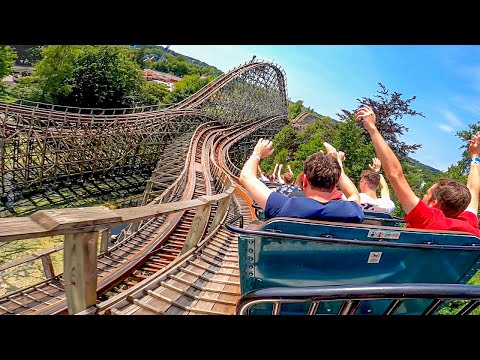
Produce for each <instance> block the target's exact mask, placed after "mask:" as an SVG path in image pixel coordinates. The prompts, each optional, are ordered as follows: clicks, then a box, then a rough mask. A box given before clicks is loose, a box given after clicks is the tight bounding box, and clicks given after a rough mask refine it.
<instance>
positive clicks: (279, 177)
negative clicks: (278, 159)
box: [277, 164, 284, 184]
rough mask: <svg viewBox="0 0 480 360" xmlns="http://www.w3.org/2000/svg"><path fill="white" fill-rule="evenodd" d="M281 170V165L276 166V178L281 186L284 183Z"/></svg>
mask: <svg viewBox="0 0 480 360" xmlns="http://www.w3.org/2000/svg"><path fill="white" fill-rule="evenodd" d="M282 168H283V164H280V165H279V166H278V176H277V179H278V182H279V183H281V184H283V183H284V181H283V177H282Z"/></svg>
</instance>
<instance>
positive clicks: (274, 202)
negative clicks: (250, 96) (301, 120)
mask: <svg viewBox="0 0 480 360" xmlns="http://www.w3.org/2000/svg"><path fill="white" fill-rule="evenodd" d="M323 145H324V146H325V148H326V150H327V153H326V154H324V153H323V152H322V151H319V152H317V153H315V154H313V155H310V156H309V157H308V158H307V159H306V160H305V163H304V166H303V173H304V174H303V191H304V192H305V197H293V198H288V197H286V196H285V195H282V194H279V193H277V192H273V191H272V190H271V189H269V188H268V187H267V186H266V185H265V184H263V183H262V182H261V181H260V180H258V179H257V176H256V171H257V166H258V164H259V162H260V160H261V159H263V158H266V157H267V156H270V155H271V154H272V153H273V151H274V149H273V148H272V142H271V141H269V140H266V139H260V140H259V141H258V143H257V145H256V146H255V149H254V150H253V153H252V155H251V156H250V158H249V159H248V160H247V161H246V162H245V164H244V165H243V168H242V172H241V173H240V183H241V184H242V185H243V186H244V187H245V189H246V190H247V192H248V194H249V195H250V197H251V198H252V199H253V200H254V201H255V202H256V203H257V204H258V205H259V206H260V207H262V208H263V209H265V215H266V216H267V217H268V218H272V217H279V216H285V217H297V218H303V219H314V220H328V221H341V222H356V223H358V222H362V221H363V218H364V214H363V210H362V208H361V206H360V196H359V194H358V190H357V188H356V187H355V185H354V184H353V183H352V181H351V180H350V179H349V178H348V176H347V175H346V174H345V172H344V171H343V167H342V162H341V160H340V159H341V157H342V153H341V152H340V153H337V150H336V149H335V148H334V147H333V146H331V145H330V144H328V143H326V142H325V143H323ZM337 184H338V185H339V186H340V189H341V190H342V191H343V193H344V194H345V197H346V200H345V201H344V200H332V196H333V191H334V189H335V186H336V185H337Z"/></svg>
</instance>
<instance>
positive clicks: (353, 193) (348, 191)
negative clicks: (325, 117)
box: [323, 142, 360, 205]
mask: <svg viewBox="0 0 480 360" xmlns="http://www.w3.org/2000/svg"><path fill="white" fill-rule="evenodd" d="M323 146H325V148H326V149H327V154H328V155H330V156H332V157H334V158H336V159H337V161H338V163H339V164H340V169H342V172H341V173H340V179H339V180H338V186H340V189H341V190H342V192H343V194H344V195H345V197H346V199H347V200H348V201H355V202H356V203H357V204H359V205H360V194H359V193H358V190H357V187H356V186H355V185H354V184H353V182H352V180H350V178H349V177H348V176H347V174H345V171H343V162H344V161H345V153H344V152H343V151H338V152H337V150H336V149H335V148H334V147H333V146H332V145H330V144H329V143H327V142H324V143H323Z"/></svg>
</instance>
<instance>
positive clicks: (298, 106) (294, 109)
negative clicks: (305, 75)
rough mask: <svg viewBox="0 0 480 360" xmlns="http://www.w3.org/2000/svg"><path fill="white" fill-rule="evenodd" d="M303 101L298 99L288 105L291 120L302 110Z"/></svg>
mask: <svg viewBox="0 0 480 360" xmlns="http://www.w3.org/2000/svg"><path fill="white" fill-rule="evenodd" d="M302 108H303V101H302V100H298V101H296V102H295V103H293V104H289V105H288V118H289V119H290V120H293V119H295V118H296V117H297V116H298V115H300V113H301V112H302Z"/></svg>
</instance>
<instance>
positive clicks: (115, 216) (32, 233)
mask: <svg viewBox="0 0 480 360" xmlns="http://www.w3.org/2000/svg"><path fill="white" fill-rule="evenodd" d="M233 191H234V187H231V188H229V189H228V190H227V191H225V192H224V193H222V194H218V195H213V196H202V197H199V198H196V199H193V200H187V201H179V202H172V203H165V204H158V205H149V206H136V207H131V208H124V209H116V210H110V209H108V208H107V207H105V206H95V207H88V208H75V209H55V210H39V211H37V212H35V213H33V214H32V215H30V216H29V217H16V218H4V219H0V242H10V241H13V240H25V239H32V238H38V237H43V236H53V235H66V234H76V233H81V232H91V231H99V230H102V229H105V228H109V227H113V226H117V225H121V224H124V223H129V222H132V221H134V220H145V219H148V218H152V217H155V216H158V215H162V214H168V213H172V212H176V211H181V210H188V209H192V208H195V207H197V206H201V205H205V204H211V203H214V202H217V201H219V200H221V199H223V198H225V197H228V196H229V195H230V194H231V193H232V192H233Z"/></svg>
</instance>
